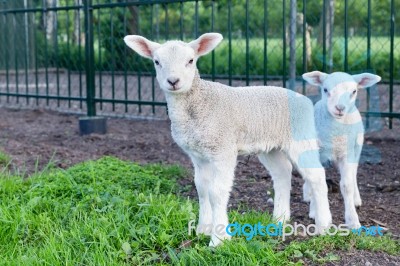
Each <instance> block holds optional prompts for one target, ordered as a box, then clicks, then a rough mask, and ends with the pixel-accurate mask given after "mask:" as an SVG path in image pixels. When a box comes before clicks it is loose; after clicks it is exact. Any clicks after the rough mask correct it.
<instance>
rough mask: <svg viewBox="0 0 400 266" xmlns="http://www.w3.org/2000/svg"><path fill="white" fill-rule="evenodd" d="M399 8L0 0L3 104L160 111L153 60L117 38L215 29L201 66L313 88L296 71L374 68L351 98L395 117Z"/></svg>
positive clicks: (191, 0)
mask: <svg viewBox="0 0 400 266" xmlns="http://www.w3.org/2000/svg"><path fill="white" fill-rule="evenodd" d="M399 8H400V0H390V1H380V0H362V1H358V0H344V1H332V0H317V1H306V0H298V1H295V0H280V1H272V0H254V1H253V0H252V1H250V0H223V1H200V0H186V1H182V0H166V1H161V0H158V1H157V0H142V1H137V0H136V1H108V0H13V1H11V0H2V1H0V31H1V32H2V34H0V104H1V105H5V106H11V105H12V106H23V107H46V108H53V109H59V110H66V111H68V112H79V113H86V114H87V115H88V116H95V115H97V114H103V115H126V116H146V117H155V118H165V117H166V104H165V99H164V96H163V94H162V93H161V91H160V90H159V89H158V84H157V82H156V80H155V73H154V70H153V66H152V63H151V61H150V60H145V59H142V58H140V57H139V56H137V55H136V54H135V53H134V52H132V51H131V50H129V48H128V47H127V46H126V45H125V44H124V42H123V40H122V38H123V37H124V36H125V35H128V34H140V35H143V36H146V37H148V38H149V39H152V40H155V41H159V42H164V41H165V40H168V39H181V40H186V41H189V40H192V39H194V38H196V37H198V36H199V35H200V34H202V33H204V32H209V31H216V32H221V33H222V34H223V35H224V37H225V40H224V41H223V42H222V44H221V45H220V46H219V47H218V48H217V49H216V51H215V52H213V53H211V54H210V55H208V56H206V57H204V58H202V59H201V60H200V61H199V65H198V67H199V69H200V73H202V74H203V76H204V77H205V78H207V79H212V80H217V81H220V82H223V83H226V84H229V85H233V86H239V85H263V84H265V85H278V86H284V87H288V88H290V89H293V90H297V91H299V92H302V93H304V94H307V95H318V90H317V89H315V88H311V87H309V86H307V85H306V84H305V83H304V82H303V81H302V80H301V74H302V73H304V72H308V71H312V70H321V71H325V72H333V71H346V72H349V73H360V72H372V73H376V74H378V75H380V76H382V78H383V81H382V82H381V83H380V84H379V85H378V86H375V87H372V88H368V89H366V90H364V91H362V92H361V93H360V96H359V108H360V110H361V111H362V112H363V114H364V115H365V116H367V117H379V118H373V119H372V118H369V119H367V125H369V122H371V121H373V123H372V124H376V123H378V124H380V125H382V124H383V123H387V125H388V126H389V127H392V123H393V121H395V122H396V123H397V121H396V120H393V118H400V89H399V88H400V64H399V63H400V62H399V60H400V49H399V48H400V47H398V45H399V40H400V38H399V32H400V30H399V29H398V27H396V21H397V20H398V19H400V17H399V16H400V14H397V13H396V12H395V11H396V9H399ZM380 117H382V118H380ZM371 119H372V120H371Z"/></svg>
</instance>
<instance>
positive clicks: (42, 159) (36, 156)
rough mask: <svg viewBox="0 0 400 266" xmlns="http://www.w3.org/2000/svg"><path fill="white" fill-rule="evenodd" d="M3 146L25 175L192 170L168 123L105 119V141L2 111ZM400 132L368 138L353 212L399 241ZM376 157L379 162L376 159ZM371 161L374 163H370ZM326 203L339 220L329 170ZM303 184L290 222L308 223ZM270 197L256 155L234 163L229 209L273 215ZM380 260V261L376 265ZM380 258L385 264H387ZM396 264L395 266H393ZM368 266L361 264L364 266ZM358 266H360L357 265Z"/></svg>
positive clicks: (60, 117) (46, 117)
mask: <svg viewBox="0 0 400 266" xmlns="http://www.w3.org/2000/svg"><path fill="white" fill-rule="evenodd" d="M0 112H1V119H0V147H1V149H3V150H4V152H6V153H7V154H9V155H10V156H11V158H12V165H11V169H12V170H13V171H14V170H16V171H19V173H25V174H29V173H32V172H35V171H39V170H41V169H43V168H44V167H45V166H46V165H48V163H49V162H50V161H51V162H53V164H55V165H56V166H57V167H60V168H66V167H69V166H71V165H73V164H76V163H78V162H81V161H85V160H88V159H96V158H99V157H102V156H105V155H112V156H116V157H119V158H121V159H127V160H131V161H136V162H139V163H163V164H180V165H182V166H184V167H186V168H188V169H192V166H191V162H190V160H189V158H188V157H187V156H186V155H185V154H184V153H183V152H182V151H181V150H180V149H179V147H178V146H177V145H176V144H175V143H174V141H173V140H172V138H171V134H170V124H169V122H168V121H155V120H153V121H151V120H127V119H109V120H108V133H107V134H105V135H97V134H92V135H87V136H79V132H78V117H77V116H76V115H67V114H61V113H57V112H52V111H45V110H16V109H7V108H0ZM399 133H400V131H399V126H398V124H397V123H396V127H395V129H392V130H388V129H385V130H383V131H381V132H377V133H374V134H369V135H367V136H366V143H367V144H368V146H369V147H371V146H373V147H374V148H375V150H374V149H373V148H368V147H367V148H366V149H365V152H364V155H365V156H363V160H364V161H366V162H364V163H363V164H362V165H361V166H360V168H359V174H358V182H359V188H360V193H361V197H362V200H363V205H362V207H360V208H359V209H358V214H359V216H360V220H361V223H362V224H363V225H367V226H368V225H376V224H377V223H379V224H380V225H381V226H384V227H386V228H388V231H387V232H388V233H390V234H392V235H393V237H395V238H398V237H399V234H400V148H399V144H400V134H399ZM376 150H378V151H379V152H380V153H381V160H375V159H376V158H377V157H376V156H374V157H368V156H366V155H368V154H370V155H371V154H372V155H376ZM374 158H375V159H374ZM327 176H328V179H329V180H328V184H329V187H330V193H329V201H330V206H331V210H332V214H333V222H334V223H335V224H340V223H342V222H343V221H344V218H343V210H344V207H343V200H342V197H341V195H340V192H339V189H338V185H337V184H338V181H339V175H338V173H337V171H335V170H334V169H328V171H327ZM180 183H181V186H182V188H183V189H182V191H183V192H182V193H183V194H184V195H188V196H190V197H192V198H196V197H197V196H196V190H195V188H194V183H193V177H192V176H191V175H190V176H188V177H187V178H186V179H184V180H182V181H181V182H180ZM301 188H302V179H301V178H300V177H299V176H298V175H297V174H294V177H293V180H292V193H291V194H292V204H291V209H292V218H293V221H297V222H303V223H312V221H311V220H310V219H309V218H308V217H307V213H308V204H307V203H304V202H303V201H302V189H301ZM272 192H273V187H272V182H271V177H270V176H269V175H268V174H267V172H266V170H265V169H264V168H263V167H262V165H261V164H260V163H259V162H258V160H257V158H256V157H255V156H249V157H241V158H239V163H238V167H237V169H236V179H235V184H234V188H233V190H232V194H231V199H230V203H229V207H230V208H231V209H233V208H239V209H245V208H248V207H249V208H253V209H256V210H260V211H268V212H272V206H271V205H270V204H268V203H267V200H268V198H269V197H271V193H272ZM348 253H349V252H347V253H346V252H340V254H341V257H342V261H341V262H340V264H345V265H348V264H357V263H358V262H360V263H361V260H355V258H357V257H359V258H362V259H363V260H364V261H368V262H371V263H372V264H378V262H379V264H381V265H386V264H387V265H396V264H397V265H399V263H400V258H399V257H393V256H387V255H382V254H378V253H373V252H366V251H363V252H359V251H357V252H354V253H352V254H348ZM379 258H382V260H381V261H380V260H379ZM384 258H385V259H384ZM393 263H394V264H393ZM362 264H363V265H364V264H365V265H366V262H364V263H362ZM357 265H358V264H357Z"/></svg>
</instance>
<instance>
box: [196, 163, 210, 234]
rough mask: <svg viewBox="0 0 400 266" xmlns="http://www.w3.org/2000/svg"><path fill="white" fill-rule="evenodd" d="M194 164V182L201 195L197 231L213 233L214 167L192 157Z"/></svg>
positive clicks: (198, 232)
mask: <svg viewBox="0 0 400 266" xmlns="http://www.w3.org/2000/svg"><path fill="white" fill-rule="evenodd" d="M192 161H193V165H194V183H195V185H196V190H197V194H198V197H199V205H200V210H199V223H198V225H197V229H196V233H197V234H205V235H211V233H212V209H211V204H210V197H209V188H210V185H211V180H212V178H213V177H212V175H213V169H212V167H211V165H210V164H209V163H207V162H204V161H202V160H198V159H195V158H192Z"/></svg>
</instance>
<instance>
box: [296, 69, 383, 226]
mask: <svg viewBox="0 0 400 266" xmlns="http://www.w3.org/2000/svg"><path fill="white" fill-rule="evenodd" d="M303 79H304V80H306V81H307V82H308V83H310V84H311V85H315V86H319V87H321V95H322V98H321V100H320V101H318V102H317V103H316V104H315V107H314V112H315V125H316V127H317V131H318V137H319V139H320V144H321V151H320V152H321V161H322V163H325V162H328V161H331V162H333V163H334V164H335V165H336V166H337V167H338V168H339V171H340V190H341V192H342V195H343V199H344V206H345V222H346V224H347V226H349V227H350V228H359V227H360V226H361V225H360V221H359V219H358V215H357V212H356V208H355V207H356V206H361V197H360V192H359V190H358V186H357V168H358V162H359V160H360V154H361V149H362V145H363V141H364V126H363V122H362V119H361V115H360V112H359V111H358V109H357V107H356V105H355V103H356V97H357V92H358V89H359V88H366V87H370V86H372V85H374V84H376V83H377V82H379V81H380V80H381V78H380V77H379V76H377V75H373V74H369V73H363V74H359V75H349V74H347V73H343V72H335V73H332V74H330V75H328V74H326V73H322V72H319V71H313V72H309V73H305V74H303ZM303 192H304V200H306V201H311V203H310V217H314V216H315V213H314V202H313V198H312V197H311V190H310V187H309V184H308V182H307V180H306V182H305V183H304V190H303Z"/></svg>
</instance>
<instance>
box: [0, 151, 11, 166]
mask: <svg viewBox="0 0 400 266" xmlns="http://www.w3.org/2000/svg"><path fill="white" fill-rule="evenodd" d="M10 163H11V157H10V156H9V155H8V154H6V153H4V152H2V151H0V167H8V166H9V165H10Z"/></svg>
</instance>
